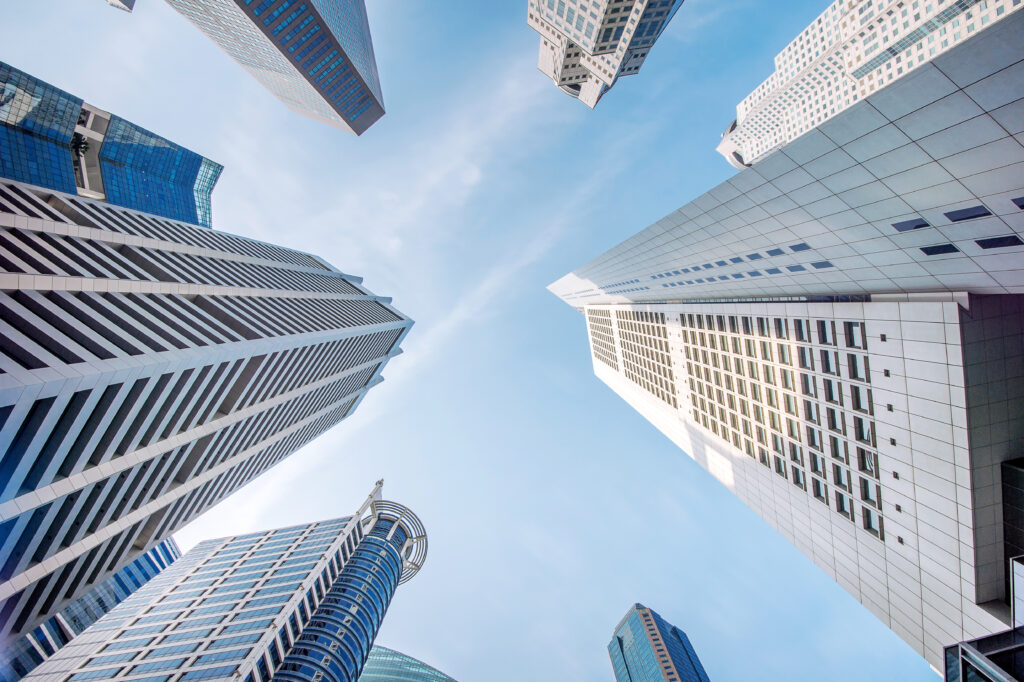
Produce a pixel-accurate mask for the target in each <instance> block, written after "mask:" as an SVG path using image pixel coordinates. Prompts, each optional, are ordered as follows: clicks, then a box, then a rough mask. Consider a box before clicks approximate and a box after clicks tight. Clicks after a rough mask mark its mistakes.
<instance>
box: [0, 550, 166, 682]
mask: <svg viewBox="0 0 1024 682" xmlns="http://www.w3.org/2000/svg"><path fill="white" fill-rule="evenodd" d="M180 556H181V550H180V549H178V545H177V543H176V542H174V539H173V538H167V539H166V540H164V541H163V542H161V543H159V544H158V545H156V546H154V547H153V548H152V549H151V550H149V551H148V552H146V553H145V554H143V555H142V556H140V557H139V558H138V559H136V560H135V561H133V562H132V563H130V564H128V565H127V566H125V567H124V568H122V569H121V570H120V571H118V572H117V573H115V574H114V575H112V576H110V577H109V578H107V579H106V580H105V581H104V582H102V583H101V584H99V585H97V586H96V587H94V588H93V589H91V590H90V591H89V592H87V593H86V594H85V595H84V596H82V597H80V598H79V599H76V600H75V601H73V602H71V603H70V604H68V605H67V606H65V607H64V608H63V609H61V610H60V612H58V613H57V615H55V616H53V617H52V618H50V619H49V620H47V621H46V622H44V623H43V624H42V625H40V626H39V627H37V628H35V629H34V630H32V632H30V633H28V634H26V635H25V636H23V637H22V638H21V639H19V640H18V641H16V642H15V643H14V645H13V646H12V647H10V648H9V649H7V650H5V651H0V681H2V682H16V681H17V680H20V679H21V678H22V677H24V676H25V675H27V674H28V673H29V672H30V671H31V670H32V669H33V668H35V667H36V666H37V665H39V664H40V663H41V662H43V661H44V660H46V659H47V658H49V657H50V656H52V655H53V654H54V652H56V651H57V650H58V649H60V648H61V647H62V646H64V645H65V644H67V643H68V642H70V641H71V639H72V638H73V637H75V636H77V635H80V634H81V633H82V632H83V631H84V630H85V629H86V628H87V627H89V626H90V625H92V624H93V623H95V622H96V621H97V620H99V619H100V618H102V617H103V615H104V614H105V613H107V612H108V611H110V609H112V608H114V607H115V606H117V605H118V604H120V603H121V602H123V601H124V600H125V599H127V598H128V597H130V596H131V595H132V593H134V592H135V590H137V589H139V588H140V587H142V586H143V585H145V584H146V583H147V582H149V581H150V580H151V579H153V578H154V577H156V575H157V574H158V573H160V571H162V570H164V569H165V568H167V567H168V566H170V565H171V563H172V562H173V561H174V560H175V559H177V558H179V557H180Z"/></svg>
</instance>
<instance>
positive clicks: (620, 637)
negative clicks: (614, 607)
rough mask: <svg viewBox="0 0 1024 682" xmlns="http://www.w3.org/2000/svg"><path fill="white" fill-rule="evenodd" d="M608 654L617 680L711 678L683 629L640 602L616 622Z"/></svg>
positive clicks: (659, 681) (695, 680) (644, 681)
mask: <svg viewBox="0 0 1024 682" xmlns="http://www.w3.org/2000/svg"><path fill="white" fill-rule="evenodd" d="M608 656H609V657H610V658H611V661H612V670H614V672H615V680H616V682H710V681H709V679H708V674H707V673H706V672H704V666H702V665H701V663H700V659H699V658H697V652H696V651H694V650H693V646H692V645H691V644H690V640H689V638H688V637H687V636H686V633H685V632H683V631H682V630H680V629H679V628H677V627H676V626H675V625H672V624H671V623H669V622H667V621H666V620H665V619H664V618H662V617H661V616H659V615H658V614H657V613H656V612H654V611H653V610H651V609H649V608H647V607H646V606H644V605H643V604H634V605H633V608H631V609H630V610H629V611H627V612H626V615H625V616H624V617H623V619H622V620H621V621H620V622H619V625H618V627H616V628H615V634H614V635H613V636H612V641H611V642H609V643H608Z"/></svg>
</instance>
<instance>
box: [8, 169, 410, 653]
mask: <svg viewBox="0 0 1024 682" xmlns="http://www.w3.org/2000/svg"><path fill="white" fill-rule="evenodd" d="M411 325H412V322H411V320H409V319H408V318H406V317H405V316H404V315H402V314H401V313H399V312H398V311H396V310H395V309H394V308H392V307H391V305H390V299H387V298H382V297H380V296H376V295H375V294H373V293H371V292H370V291H368V290H367V289H366V288H365V287H363V286H362V284H361V280H360V279H359V278H358V277H354V276H352V275H348V274H345V273H342V272H340V271H338V270H337V269H335V268H333V267H332V266H330V265H328V264H327V263H325V262H324V261H322V260H320V259H319V258H317V257H316V256H313V255H310V254H307V253H302V252H299V251H294V250H291V249H286V248H282V247H279V246H274V245H272V244H267V243H264V242H260V241H256V240H253V239H246V238H242V237H237V236H233V235H230V234H226V233H223V232H218V231H213V230H209V229H205V228H200V227H198V226H195V225H190V224H187V223H183V222H177V221H173V220H170V219H167V218H162V217H158V216H153V215H151V214H145V213H140V212H137V211H133V210H131V209H127V208H122V207H117V206H112V205H109V204H105V203H103V202H97V201H92V200H89V199H85V198H82V197H78V196H75V195H72V194H63V193H59V192H56V191H52V190H44V189H41V188H38V187H34V186H30V185H26V184H23V183H18V182H13V181H7V180H0V581H2V582H0V642H4V641H6V638H8V637H10V636H12V635H16V634H19V633H24V632H26V631H27V630H30V629H31V628H32V627H34V626H35V625H37V624H38V623H40V622H41V621H43V620H45V619H46V618H47V617H48V616H50V615H52V614H53V613H55V612H56V611H58V610H60V608H62V607H63V606H64V605H65V604H67V603H68V602H69V601H70V600H73V599H75V598H76V597H78V596H80V595H81V594H83V593H84V592H85V591H86V590H88V589H89V587H91V586H93V585H96V584H97V583H99V582H102V581H103V580H105V579H106V578H107V577H108V576H110V575H111V574H112V573H113V572H115V571H117V570H118V569H119V568H121V567H123V566H125V565H126V564H127V563H129V562H131V561H132V560H134V559H135V558H137V557H138V556H140V555H141V554H143V553H144V552H146V551H147V550H148V549H150V548H151V547H153V546H154V545H155V544H156V543H158V542H160V541H161V540H163V539H164V538H167V537H168V536H169V535H170V534H171V533H173V532H174V531H175V530H177V529H178V528H180V527H182V526H183V525H184V524H186V523H188V522H189V521H190V520H191V519H193V518H195V517H196V516H197V515H199V514H201V513H202V512H203V511H205V510H207V509H209V508H210V507H211V506H213V505H214V504H216V503H217V502H218V501H220V500H222V499H223V498H224V497H226V496H227V495H230V494H231V493H232V492H234V491H235V490H238V489H239V488H241V487H242V486H244V485H245V484H246V483H248V482H249V481H251V480H253V479H254V478H256V477H257V476H259V475H260V474H261V473H262V472H264V471H266V470H268V469H269V468H271V467H272V466H274V465H275V464H276V463H278V462H280V461H281V460H283V459H284V458H286V457H288V456H289V455H290V454H292V453H293V452H295V451H296V450H297V449H298V448H300V447H301V446H302V445H303V444H305V443H307V442H309V441H311V440H313V439H314V438H316V437H317V436H319V435H320V434H322V433H323V432H324V431H326V430H327V429H329V428H331V427H332V426H334V425H335V424H337V423H338V422H340V421H341V420H343V419H345V418H346V417H347V416H348V415H349V414H351V413H352V411H353V410H355V409H356V407H357V406H358V405H359V403H360V402H361V401H362V399H363V397H364V396H365V394H366V393H367V391H369V390H370V389H371V388H372V387H373V386H375V385H377V384H378V383H379V382H380V381H382V378H381V372H382V370H383V368H384V366H385V364H386V363H387V361H388V360H389V359H390V358H391V357H393V356H395V355H397V354H398V353H400V352H401V351H400V349H399V344H400V343H401V341H402V339H403V338H404V336H405V334H406V333H407V331H408V329H409V328H410V326H411Z"/></svg>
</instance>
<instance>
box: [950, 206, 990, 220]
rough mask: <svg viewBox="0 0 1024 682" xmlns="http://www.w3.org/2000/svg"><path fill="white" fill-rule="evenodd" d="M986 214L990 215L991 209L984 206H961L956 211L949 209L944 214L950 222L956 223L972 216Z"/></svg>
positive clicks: (977, 216) (978, 216)
mask: <svg viewBox="0 0 1024 682" xmlns="http://www.w3.org/2000/svg"><path fill="white" fill-rule="evenodd" d="M987 215H992V211H990V210H988V209H987V208H985V207H984V206H971V207H970V208H961V209H957V210H956V211H950V212H949V213H947V214H946V217H947V218H949V220H950V221H951V222H954V223H958V222H960V221H961V220H971V219H973V218H984V217H985V216H987Z"/></svg>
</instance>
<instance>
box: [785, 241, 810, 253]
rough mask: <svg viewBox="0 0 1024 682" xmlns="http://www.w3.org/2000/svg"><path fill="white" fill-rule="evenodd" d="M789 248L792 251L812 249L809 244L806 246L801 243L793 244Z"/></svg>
mask: <svg viewBox="0 0 1024 682" xmlns="http://www.w3.org/2000/svg"><path fill="white" fill-rule="evenodd" d="M789 248H790V250H792V251H807V250H808V249H810V248H811V247H810V246H808V245H807V244H805V243H804V242H800V243H799V244H793V245H792V246H791V247H789Z"/></svg>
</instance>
